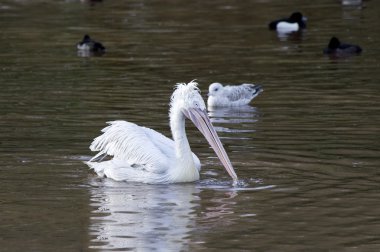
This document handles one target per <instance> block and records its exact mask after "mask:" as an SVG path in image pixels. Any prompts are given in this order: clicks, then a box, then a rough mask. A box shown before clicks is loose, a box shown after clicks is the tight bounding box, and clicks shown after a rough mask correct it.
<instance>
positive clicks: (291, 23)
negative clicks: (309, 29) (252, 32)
mask: <svg viewBox="0 0 380 252" xmlns="http://www.w3.org/2000/svg"><path fill="white" fill-rule="evenodd" d="M306 20H307V18H306V17H304V16H303V15H302V13H301V12H293V13H292V14H291V15H290V17H288V18H281V19H277V20H274V21H272V22H270V23H269V25H268V26H269V29H270V30H276V31H277V32H279V33H290V32H296V31H299V30H301V29H304V28H306Z"/></svg>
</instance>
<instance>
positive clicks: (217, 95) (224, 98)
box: [207, 82, 263, 107]
mask: <svg viewBox="0 0 380 252" xmlns="http://www.w3.org/2000/svg"><path fill="white" fill-rule="evenodd" d="M262 91H263V89H262V87H261V85H255V84H241V85H238V86H224V87H223V85H222V84H220V83H218V82H215V83H212V84H211V85H210V86H209V88H208V99H207V105H208V106H209V107H236V106H243V105H247V104H248V103H250V102H251V100H252V99H253V98H255V97H256V96H258V95H259V94H260V93H261V92H262Z"/></svg>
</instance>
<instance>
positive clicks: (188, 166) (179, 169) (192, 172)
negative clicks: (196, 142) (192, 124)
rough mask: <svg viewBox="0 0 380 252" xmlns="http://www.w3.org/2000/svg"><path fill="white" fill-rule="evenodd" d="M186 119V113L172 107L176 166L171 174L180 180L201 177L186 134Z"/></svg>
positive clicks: (171, 117) (171, 121) (171, 116)
mask: <svg viewBox="0 0 380 252" xmlns="http://www.w3.org/2000/svg"><path fill="white" fill-rule="evenodd" d="M185 119H186V118H185V115H184V114H183V113H182V111H181V110H180V109H175V108H172V110H171V111H170V128H171V131H172V135H173V140H174V145H175V155H176V166H175V169H174V170H172V173H171V175H172V176H173V178H174V179H175V180H176V181H179V182H188V181H195V180H198V179H199V172H198V169H197V168H196V167H195V163H194V157H193V153H192V152H191V149H190V145H189V141H188V140H187V136H186V130H185Z"/></svg>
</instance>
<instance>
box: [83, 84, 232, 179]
mask: <svg viewBox="0 0 380 252" xmlns="http://www.w3.org/2000/svg"><path fill="white" fill-rule="evenodd" d="M169 117H170V128H171V132H172V135H173V140H171V139H169V138H167V137H165V136H164V135H162V134H161V133H159V132H157V131H154V130H152V129H149V128H145V127H140V126H138V125H136V124H134V123H130V122H126V121H114V122H110V123H109V124H110V125H109V126H108V127H106V128H104V129H103V130H102V131H103V134H102V135H100V136H99V137H97V138H95V139H94V141H93V142H92V144H91V146H90V149H91V150H92V151H98V152H99V153H98V154H97V155H95V156H94V157H93V158H92V159H91V160H90V161H89V162H87V164H88V165H89V167H90V168H92V169H94V171H95V172H96V173H97V174H98V175H99V176H106V177H108V178H112V179H114V180H116V181H135V182H143V183H154V184H156V183H162V184H166V183H176V182H191V181H195V180H198V179H199V171H200V168H201V164H200V161H199V159H198V157H197V156H196V155H195V154H194V153H192V151H191V149H190V145H189V142H188V140H187V136H186V132H185V119H186V118H188V119H190V120H191V121H192V122H193V123H194V124H195V126H196V127H197V128H198V129H199V131H200V132H201V133H202V134H203V135H204V136H205V138H206V139H207V141H208V142H209V144H210V145H211V147H212V148H213V149H214V151H215V153H216V155H217V156H218V158H219V159H220V161H221V162H222V164H223V165H224V167H225V168H226V170H227V172H228V173H229V175H230V176H231V177H232V179H233V181H234V184H236V183H237V175H236V173H235V171H234V168H233V167H232V165H231V162H230V160H229V158H228V156H227V153H226V151H225V150H224V148H223V145H222V143H221V142H220V140H219V137H218V135H217V133H216V131H215V129H214V127H213V125H212V123H211V121H210V119H209V117H208V115H207V110H206V106H205V103H204V101H203V99H202V96H201V95H200V91H199V89H198V87H197V83H196V82H193V81H192V82H190V83H188V84H177V86H176V88H175V90H174V92H173V95H172V96H171V102H170V112H169ZM106 155H108V156H112V159H110V160H107V161H102V159H103V157H104V156H106ZM99 160H100V161H99Z"/></svg>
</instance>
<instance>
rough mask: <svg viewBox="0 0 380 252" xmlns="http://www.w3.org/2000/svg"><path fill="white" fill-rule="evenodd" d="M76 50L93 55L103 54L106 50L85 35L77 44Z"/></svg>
mask: <svg viewBox="0 0 380 252" xmlns="http://www.w3.org/2000/svg"><path fill="white" fill-rule="evenodd" d="M77 49H78V50H80V51H88V52H93V53H104V52H105V51H106V48H105V47H104V46H103V45H102V44H101V43H100V42H97V41H95V40H93V39H91V38H90V36H89V35H87V34H86V35H84V37H83V39H82V41H81V42H79V43H77Z"/></svg>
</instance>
